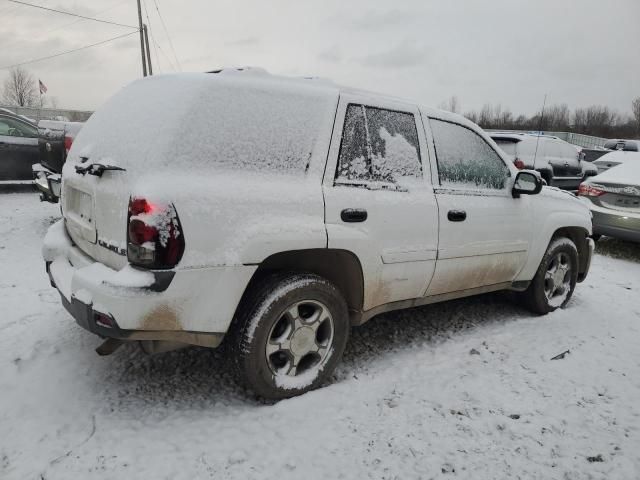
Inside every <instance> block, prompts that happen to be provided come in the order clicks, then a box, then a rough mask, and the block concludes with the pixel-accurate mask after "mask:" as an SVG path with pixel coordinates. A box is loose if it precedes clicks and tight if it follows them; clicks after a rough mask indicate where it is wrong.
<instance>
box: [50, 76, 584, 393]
mask: <svg viewBox="0 0 640 480" xmlns="http://www.w3.org/2000/svg"><path fill="white" fill-rule="evenodd" d="M534 194H535V195H534ZM61 206H62V213H63V219H62V220H61V221H59V222H58V223H56V224H54V225H52V226H51V228H50V229H49V231H48V233H47V236H46V238H45V241H44V247H43V255H44V259H45V261H46V267H47V272H48V273H49V276H50V279H51V282H52V284H53V285H54V286H55V287H57V289H58V290H59V292H60V294H61V298H62V302H63V304H64V306H65V307H66V308H67V310H68V311H69V312H70V313H71V314H72V315H73V317H75V319H76V321H77V323H79V324H80V325H81V326H82V327H84V328H86V329H87V330H89V331H91V332H93V333H95V334H97V335H100V336H101V337H104V338H106V339H107V340H106V342H105V343H104V344H103V345H102V346H101V347H100V348H99V349H98V351H99V353H102V354H106V353H110V352H111V351H112V350H114V349H115V348H116V347H117V346H118V345H119V344H120V343H121V342H122V341H127V340H129V341H133V340H136V341H142V343H143V345H144V348H146V349H147V350H148V351H158V350H161V349H166V348H172V347H177V346H183V345H186V344H194V345H201V346H207V347H216V346H218V345H219V344H220V343H221V342H222V340H223V339H225V343H227V344H228V347H229V352H231V353H230V354H231V355H233V359H234V361H235V365H236V366H237V370H238V372H239V374H240V377H241V379H243V380H244V381H245V382H246V384H247V385H248V386H249V387H251V388H252V389H253V391H254V392H256V393H257V394H258V395H260V396H263V397H269V398H283V397H288V396H292V395H297V394H300V393H303V392H305V391H307V390H309V389H312V388H315V387H317V386H319V385H320V384H322V383H323V382H325V381H326V380H327V378H328V377H329V376H330V374H331V372H332V370H333V369H334V367H335V366H336V364H337V363H338V361H339V359H340V357H341V355H342V352H343V350H344V348H345V344H346V342H347V338H348V336H349V330H350V328H351V326H354V325H360V324H362V323H364V322H366V321H367V320H369V319H370V318H371V317H373V316H374V315H377V314H379V313H381V312H386V311H390V310H395V309H402V308H407V307H413V306H416V305H425V304H429V303H434V302H441V301H445V300H449V299H454V298H459V297H466V296H469V295H475V294H479V293H484V292H490V291H496V290H501V289H510V290H515V291H518V292H523V293H522V299H523V301H524V302H525V304H526V305H528V306H529V307H530V308H532V309H533V310H534V311H535V312H538V313H541V314H542V313H547V312H550V311H552V310H555V309H556V308H559V307H563V306H565V305H566V303H567V302H568V300H569V298H570V297H571V295H572V292H573V290H574V287H575V284H576V282H579V281H581V280H583V279H584V278H585V276H586V274H587V271H588V269H589V264H590V260H591V255H592V251H593V241H592V240H591V239H590V235H591V218H590V215H589V210H588V208H587V207H586V206H585V205H584V204H583V203H581V202H580V201H578V200H577V199H575V198H574V197H573V196H572V195H570V194H568V193H565V192H562V191H560V190H557V189H554V188H547V187H545V188H542V181H541V179H540V177H539V175H538V174H537V173H536V172H531V171H518V170H517V169H516V168H515V167H514V166H513V164H512V163H511V162H510V161H509V159H508V158H506V157H505V156H503V154H502V153H501V152H500V150H499V149H498V148H497V146H496V144H495V143H494V142H493V141H492V140H491V138H490V137H489V136H488V135H486V134H485V133H484V132H483V131H482V130H481V129H480V128H479V127H478V126H477V125H475V124H473V123H471V122H469V121H467V120H466V119H464V118H463V117H461V116H458V115H454V114H451V113H447V112H443V111H439V110H433V109H430V108H424V107H422V106H420V105H417V104H415V103H412V102H408V101H404V100H400V99H397V98H391V97H386V96H383V95H377V94H372V93H367V92H362V91H358V90H353V89H349V88H343V87H340V86H337V85H335V84H333V83H331V82H328V81H322V80H314V79H290V78H283V77H276V76H272V75H269V74H267V73H263V72H260V71H258V72H256V71H254V70H244V71H241V72H239V71H234V70H231V71H229V70H224V71H222V72H218V73H203V74H177V75H165V76H154V77H149V78H146V79H143V80H139V81H136V82H134V83H132V84H131V85H129V86H128V87H126V88H124V89H123V90H122V91H121V92H119V93H118V94H117V95H115V96H114V97H113V98H111V99H110V100H109V101H108V102H107V103H106V104H105V105H104V106H103V107H102V108H100V109H99V110H98V111H97V112H96V113H95V114H94V115H93V116H92V117H91V119H90V120H89V121H88V122H87V123H86V125H85V127H84V128H83V129H82V130H81V131H80V133H79V134H78V136H77V138H76V140H75V142H74V144H73V147H72V148H71V151H70V152H69V156H68V159H67V162H66V164H65V166H64V171H63V179H62V201H61Z"/></svg>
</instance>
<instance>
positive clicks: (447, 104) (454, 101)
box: [438, 95, 460, 113]
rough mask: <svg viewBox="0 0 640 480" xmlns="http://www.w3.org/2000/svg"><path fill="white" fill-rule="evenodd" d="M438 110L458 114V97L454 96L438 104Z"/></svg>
mask: <svg viewBox="0 0 640 480" xmlns="http://www.w3.org/2000/svg"><path fill="white" fill-rule="evenodd" d="M438 108H439V109H440V110H446V111H448V112H451V113H460V102H459V101H458V97H456V96H455V95H453V96H451V97H449V98H448V99H447V100H445V101H444V102H440V104H439V105H438Z"/></svg>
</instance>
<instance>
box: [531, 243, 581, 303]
mask: <svg viewBox="0 0 640 480" xmlns="http://www.w3.org/2000/svg"><path fill="white" fill-rule="evenodd" d="M577 279H578V249H577V248H576V245H575V243H573V241H571V240H570V239H568V238H565V237H560V238H555V239H553V240H552V241H551V243H550V244H549V246H548V247H547V251H546V253H545V254H544V257H542V261H541V262H540V266H539V267H538V271H537V272H536V275H535V277H533V280H532V281H531V284H530V285H529V288H527V290H526V291H524V292H523V293H522V299H523V301H524V303H525V305H526V306H527V307H528V308H529V309H530V310H531V311H533V312H535V313H539V314H541V315H544V314H547V313H549V312H553V311H554V310H556V309H557V308H562V307H564V306H565V305H566V304H567V302H569V300H570V299H571V295H573V290H574V288H575V286H576V281H577Z"/></svg>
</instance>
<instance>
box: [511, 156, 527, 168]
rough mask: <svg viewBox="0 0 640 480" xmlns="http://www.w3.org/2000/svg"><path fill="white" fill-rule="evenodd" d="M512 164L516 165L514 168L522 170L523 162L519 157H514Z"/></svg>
mask: <svg viewBox="0 0 640 480" xmlns="http://www.w3.org/2000/svg"><path fill="white" fill-rule="evenodd" d="M513 164H514V165H515V166H516V168H517V169H518V170H524V168H525V165H524V162H523V161H522V160H520V159H519V158H516V159H515V160H514V161H513Z"/></svg>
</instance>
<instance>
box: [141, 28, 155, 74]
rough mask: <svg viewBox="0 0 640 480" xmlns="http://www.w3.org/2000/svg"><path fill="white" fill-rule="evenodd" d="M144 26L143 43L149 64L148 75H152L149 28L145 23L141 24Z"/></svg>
mask: <svg viewBox="0 0 640 480" xmlns="http://www.w3.org/2000/svg"><path fill="white" fill-rule="evenodd" d="M142 28H144V45H145V47H146V48H147V65H148V66H149V75H153V67H152V66H151V50H149V29H148V28H147V26H146V25H143V26H142Z"/></svg>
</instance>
